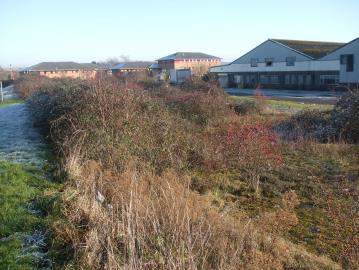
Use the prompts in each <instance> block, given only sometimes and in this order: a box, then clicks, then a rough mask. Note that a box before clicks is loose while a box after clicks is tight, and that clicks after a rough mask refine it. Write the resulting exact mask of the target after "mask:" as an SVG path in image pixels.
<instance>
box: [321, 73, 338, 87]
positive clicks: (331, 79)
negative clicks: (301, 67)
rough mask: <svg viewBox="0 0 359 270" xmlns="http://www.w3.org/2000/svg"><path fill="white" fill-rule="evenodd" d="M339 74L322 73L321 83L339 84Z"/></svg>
mask: <svg viewBox="0 0 359 270" xmlns="http://www.w3.org/2000/svg"><path fill="white" fill-rule="evenodd" d="M338 83H339V75H320V84H322V85H325V84H338Z"/></svg>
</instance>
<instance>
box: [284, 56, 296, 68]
mask: <svg viewBox="0 0 359 270" xmlns="http://www.w3.org/2000/svg"><path fill="white" fill-rule="evenodd" d="M296 60H297V59H296V57H295V56H287V57H286V58H285V62H286V66H287V67H294V66H295V62H296Z"/></svg>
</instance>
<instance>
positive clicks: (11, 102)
mask: <svg viewBox="0 0 359 270" xmlns="http://www.w3.org/2000/svg"><path fill="white" fill-rule="evenodd" d="M23 102H24V101H23V100H22V99H18V98H12V99H7V100H4V101H3V102H1V101H0V108H1V107H5V106H8V105H11V104H17V103H23Z"/></svg>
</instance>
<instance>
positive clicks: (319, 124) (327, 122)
mask: <svg viewBox="0 0 359 270" xmlns="http://www.w3.org/2000/svg"><path fill="white" fill-rule="evenodd" d="M275 130H276V131H277V132H278V133H279V134H280V135H281V136H282V137H283V138H285V139H287V140H299V139H315V140H319V141H321V142H327V141H329V140H332V139H334V137H335V131H334V130H333V127H332V124H331V117H330V111H319V110H303V111H300V112H299V113H297V114H295V115H293V116H291V117H290V118H289V119H286V120H285V121H283V122H281V123H280V124H279V125H277V126H276V127H275Z"/></svg>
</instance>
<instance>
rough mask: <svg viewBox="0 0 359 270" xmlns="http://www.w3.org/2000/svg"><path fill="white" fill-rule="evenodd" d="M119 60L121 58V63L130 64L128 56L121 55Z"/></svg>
mask: <svg viewBox="0 0 359 270" xmlns="http://www.w3.org/2000/svg"><path fill="white" fill-rule="evenodd" d="M120 58H121V60H122V62H130V61H131V59H130V57H129V56H128V55H123V54H122V55H121V56H120Z"/></svg>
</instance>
